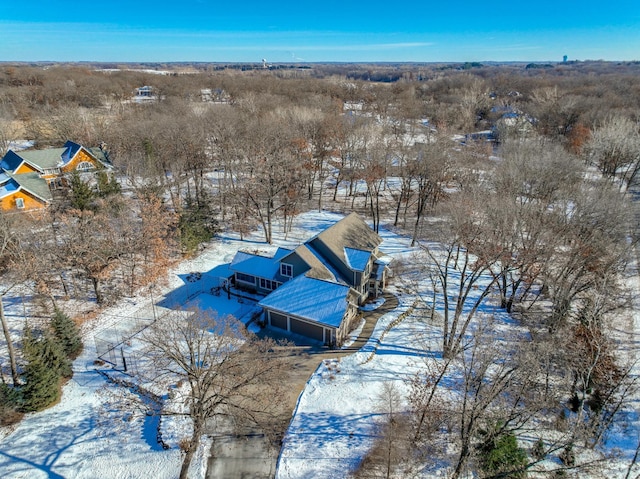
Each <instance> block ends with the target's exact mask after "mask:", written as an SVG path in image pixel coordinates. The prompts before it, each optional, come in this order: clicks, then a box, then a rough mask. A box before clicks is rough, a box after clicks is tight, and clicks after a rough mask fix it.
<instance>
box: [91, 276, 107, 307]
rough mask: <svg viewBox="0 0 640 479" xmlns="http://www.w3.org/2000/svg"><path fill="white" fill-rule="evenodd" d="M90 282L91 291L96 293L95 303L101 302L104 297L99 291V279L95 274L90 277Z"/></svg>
mask: <svg viewBox="0 0 640 479" xmlns="http://www.w3.org/2000/svg"><path fill="white" fill-rule="evenodd" d="M91 284H93V292H94V293H95V295H96V303H98V304H102V302H103V301H104V298H103V297H102V294H101V293H100V280H99V279H98V278H96V277H95V276H92V277H91Z"/></svg>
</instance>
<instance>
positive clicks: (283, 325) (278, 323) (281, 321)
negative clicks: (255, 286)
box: [269, 311, 287, 330]
mask: <svg viewBox="0 0 640 479" xmlns="http://www.w3.org/2000/svg"><path fill="white" fill-rule="evenodd" d="M269 317H270V318H271V326H275V327H276V328H280V329H284V330H286V329H287V317H286V316H285V315H284V314H278V313H274V312H273V311H269Z"/></svg>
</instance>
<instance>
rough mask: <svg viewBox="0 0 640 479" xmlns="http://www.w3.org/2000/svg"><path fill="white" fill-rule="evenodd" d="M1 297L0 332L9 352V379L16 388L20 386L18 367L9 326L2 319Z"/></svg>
mask: <svg viewBox="0 0 640 479" xmlns="http://www.w3.org/2000/svg"><path fill="white" fill-rule="evenodd" d="M3 297H4V296H0V322H1V323H2V332H3V333H4V338H5V339H6V341H7V350H8V351H9V363H10V364H11V378H12V379H13V387H17V386H18V384H20V382H19V376H18V365H17V363H16V353H15V350H14V349H13V342H12V341H11V333H10V332H9V325H7V320H6V318H5V317H4V306H3V305H2V298H3Z"/></svg>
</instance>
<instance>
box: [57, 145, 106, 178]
mask: <svg viewBox="0 0 640 479" xmlns="http://www.w3.org/2000/svg"><path fill="white" fill-rule="evenodd" d="M83 161H87V162H89V163H91V164H92V165H93V167H94V168H96V169H97V168H100V165H99V164H98V162H97V161H96V160H95V159H94V158H93V157H92V156H91V155H89V154H87V152H85V151H84V149H82V148H81V149H80V151H78V153H76V155H75V156H74V157H73V159H72V160H71V161H70V162H69V163H67V164H66V165H64V166H63V167H62V173H69V172H71V171H73V170H75V169H76V168H77V167H78V165H79V164H80V163H82V162H83Z"/></svg>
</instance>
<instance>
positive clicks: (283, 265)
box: [280, 263, 293, 278]
mask: <svg viewBox="0 0 640 479" xmlns="http://www.w3.org/2000/svg"><path fill="white" fill-rule="evenodd" d="M285 266H288V267H289V268H290V269H291V274H285V272H284V267H285ZM280 274H281V275H282V276H285V277H286V278H293V265H292V264H289V263H280Z"/></svg>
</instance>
